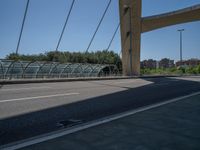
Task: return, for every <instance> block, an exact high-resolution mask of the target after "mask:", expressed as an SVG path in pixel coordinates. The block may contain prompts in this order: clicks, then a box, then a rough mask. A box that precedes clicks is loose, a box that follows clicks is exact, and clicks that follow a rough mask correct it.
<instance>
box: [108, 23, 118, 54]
mask: <svg viewBox="0 0 200 150" xmlns="http://www.w3.org/2000/svg"><path fill="white" fill-rule="evenodd" d="M119 27H120V23H119V24H118V25H117V28H116V29H115V32H114V34H113V36H112V38H111V40H110V42H109V44H108V47H107V49H106V50H107V51H108V50H109V49H110V46H111V45H112V43H113V40H114V38H115V36H116V34H117V31H118V29H119Z"/></svg>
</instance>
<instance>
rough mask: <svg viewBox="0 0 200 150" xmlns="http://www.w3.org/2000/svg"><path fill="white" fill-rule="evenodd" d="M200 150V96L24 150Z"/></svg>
mask: <svg viewBox="0 0 200 150" xmlns="http://www.w3.org/2000/svg"><path fill="white" fill-rule="evenodd" d="M55 149H56V150H94V149H95V150H199V149H200V95H198V96H193V97H191V98H187V99H183V100H181V101H178V102H174V103H171V104H167V105H164V106H161V107H158V108H154V109H151V110H147V111H144V112H141V113H137V114H135V115H131V116H128V117H125V118H121V119H118V120H115V121H112V122H109V123H106V124H103V125H99V126H96V127H92V128H89V129H85V130H83V131H79V132H76V133H73V134H70V135H66V136H63V137H60V138H56V139H54V140H50V141H47V142H43V143H39V144H36V145H32V146H29V147H26V148H24V150H55Z"/></svg>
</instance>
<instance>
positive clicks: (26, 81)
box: [0, 75, 182, 85]
mask: <svg viewBox="0 0 200 150" xmlns="http://www.w3.org/2000/svg"><path fill="white" fill-rule="evenodd" d="M164 77H182V76H181V75H156V76H151V75H150V76H113V77H89V78H88V77H87V78H86V77H81V78H57V79H54V78H48V79H16V80H0V84H1V85H6V84H28V83H50V82H73V81H93V80H117V79H138V78H141V79H145V78H164Z"/></svg>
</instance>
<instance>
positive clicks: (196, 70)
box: [141, 65, 200, 75]
mask: <svg viewBox="0 0 200 150" xmlns="http://www.w3.org/2000/svg"><path fill="white" fill-rule="evenodd" d="M141 74H145V75H155V74H157V75H160V74H161V75H163V74H166V75H176V74H200V65H197V66H194V67H192V66H187V67H177V68H176V67H173V68H158V69H150V68H144V69H141Z"/></svg>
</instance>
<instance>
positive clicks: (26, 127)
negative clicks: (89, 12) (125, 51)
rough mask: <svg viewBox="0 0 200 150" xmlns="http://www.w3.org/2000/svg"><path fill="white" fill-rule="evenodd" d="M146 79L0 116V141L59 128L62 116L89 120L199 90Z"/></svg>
mask: <svg viewBox="0 0 200 150" xmlns="http://www.w3.org/2000/svg"><path fill="white" fill-rule="evenodd" d="M133 80H134V79H133ZM145 80H147V81H150V82H152V84H149V85H145V86H140V87H137V88H131V87H130V88H127V87H125V88H126V89H127V90H125V91H121V92H116V93H112V94H108V95H103V96H99V97H95V98H90V99H87V100H83V101H79V102H76V103H71V104H67V105H62V106H57V107H54V108H49V109H44V110H40V111H36V112H31V113H27V114H23V115H19V116H14V117H10V118H5V119H2V120H0V131H3V132H1V133H0V145H3V144H7V143H10V142H13V141H18V140H22V139H25V138H29V137H32V136H36V135H39V134H44V133H48V132H50V131H55V130H58V129H59V127H58V126H57V124H58V123H59V122H60V121H61V120H68V119H77V120H83V121H91V120H94V119H97V118H101V117H105V116H108V115H113V114H116V113H121V112H124V111H128V110H132V109H135V108H138V107H142V106H146V105H150V104H153V103H157V102H161V101H166V100H169V99H172V98H175V97H179V96H183V95H188V94H191V93H193V92H197V91H200V83H199V82H195V81H187V80H178V79H172V78H147V79H145ZM95 84H101V83H95ZM110 86H115V85H110ZM117 86H118V85H117ZM122 87H123V86H122ZM11 111H12V110H11Z"/></svg>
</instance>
